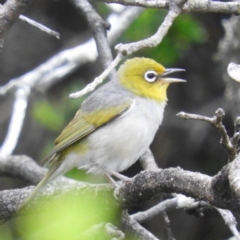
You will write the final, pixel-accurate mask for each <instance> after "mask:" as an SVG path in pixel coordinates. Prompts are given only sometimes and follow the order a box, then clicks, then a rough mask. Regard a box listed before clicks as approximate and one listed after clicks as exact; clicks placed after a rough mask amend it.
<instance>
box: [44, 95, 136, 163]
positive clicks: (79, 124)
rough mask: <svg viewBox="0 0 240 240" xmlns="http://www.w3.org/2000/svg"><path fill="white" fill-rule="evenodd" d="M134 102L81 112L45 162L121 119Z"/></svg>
mask: <svg viewBox="0 0 240 240" xmlns="http://www.w3.org/2000/svg"><path fill="white" fill-rule="evenodd" d="M133 102H134V100H133V98H127V99H125V100H124V101H122V102H121V103H118V104H111V106H108V107H106V106H104V108H101V106H98V108H95V109H91V110H89V111H86V108H85V109H84V110H83V109H82V110H79V111H78V112H77V113H76V115H75V117H74V118H73V120H72V121H71V122H70V123H69V124H68V125H67V126H66V127H65V129H64V130H63V131H62V133H61V134H60V135H59V136H58V137H57V139H56V140H55V147H54V148H53V150H52V151H51V152H50V153H49V154H48V156H46V157H45V158H44V159H43V162H45V163H46V162H47V161H50V160H51V159H53V158H54V157H55V155H56V154H57V153H59V152H61V151H62V150H63V149H65V148H67V147H68V146H70V145H72V144H73V143H75V142H77V141H79V140H80V139H83V138H84V137H86V136H87V135H89V134H90V133H92V132H94V131H95V130H96V129H97V128H100V127H101V126H103V125H104V124H106V123H109V122H110V121H112V120H114V119H116V118H118V117H120V116H121V115H122V114H123V113H125V112H126V111H127V110H128V109H129V108H130V107H131V105H132V104H133ZM115 103H116V102H115ZM114 105H115V106H114ZM83 108H84V107H83Z"/></svg>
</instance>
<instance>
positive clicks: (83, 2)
mask: <svg viewBox="0 0 240 240" xmlns="http://www.w3.org/2000/svg"><path fill="white" fill-rule="evenodd" d="M69 1H70V2H71V3H72V4H73V5H74V6H75V7H76V8H77V10H79V11H80V12H81V13H83V14H84V16H85V18H86V19H87V21H88V24H89V25H90V27H91V28H92V30H93V33H94V39H95V42H96V45H97V50H98V53H99V56H100V61H101V62H102V66H103V68H104V69H105V68H107V67H108V66H109V65H110V63H111V62H112V60H113V57H112V53H111V49H110V47H109V43H108V40H107V33H106V30H109V29H110V24H109V23H107V22H105V21H104V20H103V19H102V18H101V17H100V16H99V14H98V13H97V12H96V11H95V9H94V8H93V7H92V5H91V4H90V3H89V2H88V1H87V0H80V1H79V0H69Z"/></svg>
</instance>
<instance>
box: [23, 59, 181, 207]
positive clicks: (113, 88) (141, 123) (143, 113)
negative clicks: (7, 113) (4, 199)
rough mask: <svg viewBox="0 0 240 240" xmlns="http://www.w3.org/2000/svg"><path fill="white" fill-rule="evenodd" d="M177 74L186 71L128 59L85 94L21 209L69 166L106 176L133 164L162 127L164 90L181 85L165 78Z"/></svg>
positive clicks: (151, 60)
mask: <svg viewBox="0 0 240 240" xmlns="http://www.w3.org/2000/svg"><path fill="white" fill-rule="evenodd" d="M179 71H185V70H184V69H181V68H164V67H163V66H162V65H161V64H159V63H158V62H156V61H155V60H153V59H150V58H144V57H135V58H132V59H128V60H126V61H125V62H124V63H123V64H122V65H121V66H120V67H119V69H118V71H117V77H116V78H115V79H112V80H110V81H108V82H107V83H106V84H103V85H102V86H101V87H99V88H98V89H97V90H95V91H94V92H93V93H92V94H91V95H89V96H88V97H87V98H86V99H85V100H84V101H83V103H82V105H81V107H80V109H79V110H78V111H77V113H76V115H75V117H74V118H73V120H72V121H71V122H70V123H69V124H68V125H67V126H66V127H65V128H64V129H63V131H62V132H61V134H60V135H59V136H58V137H57V138H56V140H55V146H54V148H53V149H52V151H51V152H50V153H49V154H48V155H47V156H46V157H45V159H44V161H45V162H47V163H48V172H47V173H46V175H45V176H44V177H43V179H42V180H41V181H40V183H39V184H38V185H37V186H36V187H35V188H34V189H33V191H32V192H31V193H30V195H29V196H28V197H27V200H26V201H25V202H24V203H23V204H22V205H21V206H20V208H21V209H22V208H24V207H25V206H26V205H27V204H28V203H29V202H30V201H31V200H32V199H33V198H34V197H35V196H36V194H37V193H38V192H39V191H40V190H42V188H43V187H44V186H45V185H46V184H47V183H49V182H50V181H52V180H54V179H55V178H57V177H58V176H61V175H64V174H65V173H67V172H68V171H69V170H71V169H73V168H79V169H85V170H87V172H89V173H94V174H105V175H108V176H110V175H112V174H113V175H114V173H118V172H122V171H124V170H126V169H128V168H129V167H130V166H131V165H133V164H134V163H135V162H136V161H137V160H138V159H139V157H140V156H141V155H143V154H144V152H145V151H146V150H147V149H148V148H149V146H150V144H151V143H152V141H153V139H154V136H155V134H156V132H157V130H158V128H159V126H160V125H161V124H162V120H163V115H164V108H165V106H166V103H167V100H168V99H167V89H168V86H169V85H170V84H171V83H177V82H185V80H183V79H179V78H170V77H168V76H167V75H168V74H171V73H174V72H179Z"/></svg>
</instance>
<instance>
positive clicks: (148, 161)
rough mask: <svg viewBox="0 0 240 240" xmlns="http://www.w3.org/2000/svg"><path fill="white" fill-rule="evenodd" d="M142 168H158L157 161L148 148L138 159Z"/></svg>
mask: <svg viewBox="0 0 240 240" xmlns="http://www.w3.org/2000/svg"><path fill="white" fill-rule="evenodd" d="M139 161H140V164H141V166H142V168H143V169H144V170H155V169H158V166H157V163H156V161H155V159H154V156H153V154H152V152H151V150H150V149H148V150H147V151H146V152H145V153H144V154H143V155H142V156H141V157H140V159H139Z"/></svg>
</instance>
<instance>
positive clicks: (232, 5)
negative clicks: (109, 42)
mask: <svg viewBox="0 0 240 240" xmlns="http://www.w3.org/2000/svg"><path fill="white" fill-rule="evenodd" d="M97 1H101V2H107V3H119V4H122V5H126V6H128V5H130V6H139V7H146V8H165V9H169V3H170V1H165V0H161V1H159V0H151V1H145V0H138V1H136V0H97ZM183 11H184V12H217V13H230V14H239V13H240V3H239V2H237V1H231V2H220V1H210V0H204V1H203V0H201V1H195V0H188V1H187V2H186V3H185V4H184V6H183Z"/></svg>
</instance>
